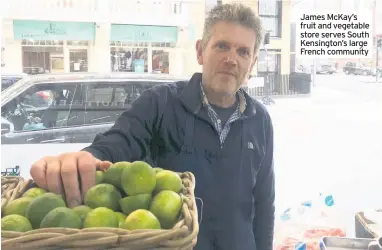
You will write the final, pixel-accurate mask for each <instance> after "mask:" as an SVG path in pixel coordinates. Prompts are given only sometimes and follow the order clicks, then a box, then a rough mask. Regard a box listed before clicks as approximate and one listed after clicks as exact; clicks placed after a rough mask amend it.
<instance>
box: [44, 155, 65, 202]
mask: <svg viewBox="0 0 382 250" xmlns="http://www.w3.org/2000/svg"><path fill="white" fill-rule="evenodd" d="M46 163H47V169H46V182H47V186H48V190H49V191H50V192H53V193H55V194H59V195H62V196H63V197H64V192H63V187H62V181H61V162H60V160H59V158H58V157H47V158H46Z"/></svg>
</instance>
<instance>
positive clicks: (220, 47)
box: [216, 43, 227, 50]
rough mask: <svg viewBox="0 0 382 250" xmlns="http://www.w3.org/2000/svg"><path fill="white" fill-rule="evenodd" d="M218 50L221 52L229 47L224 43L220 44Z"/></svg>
mask: <svg viewBox="0 0 382 250" xmlns="http://www.w3.org/2000/svg"><path fill="white" fill-rule="evenodd" d="M216 48H218V49H220V50H223V49H227V45H225V44H224V43H218V44H216Z"/></svg>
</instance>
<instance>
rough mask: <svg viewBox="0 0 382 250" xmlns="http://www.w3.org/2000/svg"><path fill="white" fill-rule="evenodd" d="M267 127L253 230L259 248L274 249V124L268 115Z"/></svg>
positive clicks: (256, 189) (255, 192) (256, 187)
mask: <svg viewBox="0 0 382 250" xmlns="http://www.w3.org/2000/svg"><path fill="white" fill-rule="evenodd" d="M267 120H268V121H267V122H266V124H267V126H266V129H265V139H266V140H265V155H264V158H263V161H262V163H261V166H260V169H259V173H258V176H257V178H256V179H257V181H256V185H255V189H254V196H255V197H254V198H255V204H254V205H255V219H254V222H253V232H254V234H255V241H256V246H257V249H259V250H260V249H261V250H272V249H273V233H274V232H273V230H274V220H275V204H274V203H275V175H274V168H273V126H272V121H271V118H270V116H269V115H268V119H267Z"/></svg>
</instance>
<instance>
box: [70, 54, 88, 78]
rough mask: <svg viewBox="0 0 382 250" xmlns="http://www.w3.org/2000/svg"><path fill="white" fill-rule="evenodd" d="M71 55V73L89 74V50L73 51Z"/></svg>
mask: <svg viewBox="0 0 382 250" xmlns="http://www.w3.org/2000/svg"><path fill="white" fill-rule="evenodd" d="M69 53H70V56H69V60H70V72H88V50H87V49H71V50H70V52H69Z"/></svg>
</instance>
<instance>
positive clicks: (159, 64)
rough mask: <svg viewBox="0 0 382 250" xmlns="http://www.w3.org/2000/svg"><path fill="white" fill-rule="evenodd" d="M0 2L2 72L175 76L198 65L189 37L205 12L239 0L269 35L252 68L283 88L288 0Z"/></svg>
mask: <svg viewBox="0 0 382 250" xmlns="http://www.w3.org/2000/svg"><path fill="white" fill-rule="evenodd" d="M6 2H7V4H6V8H7V11H6V12H5V13H8V14H7V15H6V16H5V17H4V19H3V21H2V30H3V35H2V47H3V56H2V62H3V65H2V72H6V73H21V72H24V73H42V72H86V71H89V72H95V71H97V72H113V71H126V72H155V73H162V74H167V73H169V74H174V75H190V74H192V73H193V72H197V71H201V66H200V65H198V64H197V61H196V54H195V42H196V40H197V39H199V38H201V36H202V32H203V26H204V16H205V15H206V12H207V11H208V10H209V9H210V8H212V7H213V6H215V5H216V4H219V3H230V2H242V3H244V4H246V5H248V6H250V7H251V8H253V10H254V11H255V12H257V13H258V14H259V15H260V18H261V19H262V21H263V24H264V27H265V29H266V30H267V31H268V32H269V33H270V44H269V45H267V53H266V51H265V47H262V48H261V49H260V52H259V57H258V62H257V65H256V66H255V68H254V71H253V72H252V74H253V75H257V76H263V75H265V74H270V73H271V74H272V75H273V76H274V78H275V81H277V82H278V83H277V84H278V85H280V86H281V82H283V83H282V84H284V85H285V86H284V87H285V88H287V84H288V83H287V80H285V79H287V76H288V75H289V69H290V66H289V64H290V60H289V54H290V25H289V23H290V15H291V13H290V9H291V6H290V0H283V1H280V0H243V1H237V0H223V1H218V0H187V1H182V0H178V1H152V0H145V1H125V0H108V1H99V0H57V1H55V4H52V2H51V1H45V0H35V1H30V0H12V1H11V0H9V1H6ZM19 6H24V7H23V8H19ZM126 13H129V14H126ZM202 17H203V18H202ZM276 78H277V79H276ZM274 84H276V83H274Z"/></svg>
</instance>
